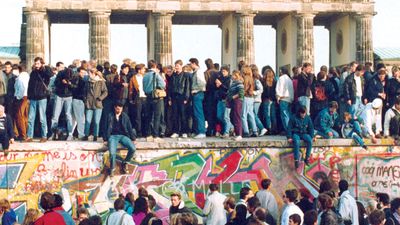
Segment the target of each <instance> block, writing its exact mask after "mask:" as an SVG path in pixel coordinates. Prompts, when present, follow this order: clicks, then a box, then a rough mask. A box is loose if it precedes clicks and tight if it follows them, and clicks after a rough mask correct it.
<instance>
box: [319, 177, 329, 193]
mask: <svg viewBox="0 0 400 225" xmlns="http://www.w3.org/2000/svg"><path fill="white" fill-rule="evenodd" d="M330 190H332V184H331V182H330V181H329V180H324V181H322V182H321V183H320V184H319V193H324V192H326V191H330Z"/></svg>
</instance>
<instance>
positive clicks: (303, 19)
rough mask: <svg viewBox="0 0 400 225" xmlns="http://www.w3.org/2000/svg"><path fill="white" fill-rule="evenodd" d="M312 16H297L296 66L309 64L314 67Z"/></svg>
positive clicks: (308, 14) (303, 14) (307, 14)
mask: <svg viewBox="0 0 400 225" xmlns="http://www.w3.org/2000/svg"><path fill="white" fill-rule="evenodd" d="M314 17H315V15H314V14H311V13H301V14H298V15H297V65H298V66H301V65H303V63H306V62H308V63H311V64H312V65H313V66H314Z"/></svg>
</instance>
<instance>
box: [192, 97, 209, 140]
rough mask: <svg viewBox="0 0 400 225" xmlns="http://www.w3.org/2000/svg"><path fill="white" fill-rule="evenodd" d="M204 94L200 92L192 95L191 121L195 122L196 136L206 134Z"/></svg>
mask: <svg viewBox="0 0 400 225" xmlns="http://www.w3.org/2000/svg"><path fill="white" fill-rule="evenodd" d="M203 99H204V92H202V91H200V92H197V93H196V94H194V95H193V119H194V120H195V124H196V128H195V131H196V133H197V134H205V133H206V121H205V118H204V110H203Z"/></svg>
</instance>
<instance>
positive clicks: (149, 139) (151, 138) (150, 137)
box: [146, 135, 154, 142]
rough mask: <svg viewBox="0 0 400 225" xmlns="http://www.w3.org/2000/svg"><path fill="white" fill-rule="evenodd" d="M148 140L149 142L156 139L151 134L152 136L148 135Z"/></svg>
mask: <svg viewBox="0 0 400 225" xmlns="http://www.w3.org/2000/svg"><path fill="white" fill-rule="evenodd" d="M146 141H147V142H153V141H154V139H153V136H151V135H150V136H147V137H146Z"/></svg>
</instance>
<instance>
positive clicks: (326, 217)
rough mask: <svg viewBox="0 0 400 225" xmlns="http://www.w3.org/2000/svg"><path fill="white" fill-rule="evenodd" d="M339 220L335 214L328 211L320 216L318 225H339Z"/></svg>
mask: <svg viewBox="0 0 400 225" xmlns="http://www.w3.org/2000/svg"><path fill="white" fill-rule="evenodd" d="M339 224H340V219H339V218H338V216H337V214H336V213H335V212H334V211H333V210H331V209H329V210H328V211H326V212H323V213H322V214H321V222H320V225H339Z"/></svg>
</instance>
